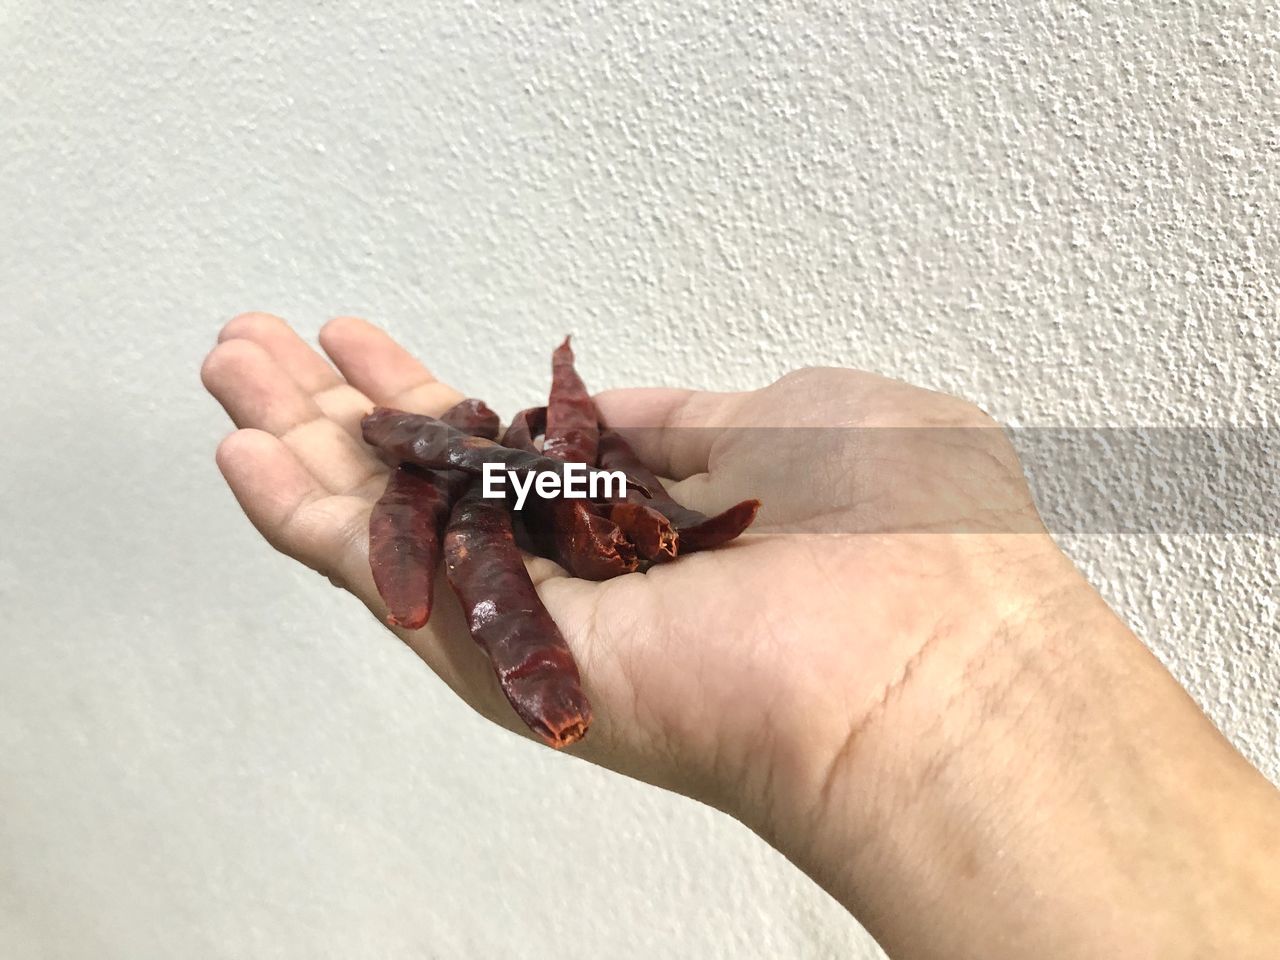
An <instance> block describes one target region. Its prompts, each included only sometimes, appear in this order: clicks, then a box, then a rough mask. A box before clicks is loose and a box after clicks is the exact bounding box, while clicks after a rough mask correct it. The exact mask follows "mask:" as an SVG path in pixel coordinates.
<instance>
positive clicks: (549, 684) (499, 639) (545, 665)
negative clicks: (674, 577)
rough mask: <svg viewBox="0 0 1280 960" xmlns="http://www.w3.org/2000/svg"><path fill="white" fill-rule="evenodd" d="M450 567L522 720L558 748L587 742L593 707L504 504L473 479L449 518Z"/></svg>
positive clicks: (474, 630)
mask: <svg viewBox="0 0 1280 960" xmlns="http://www.w3.org/2000/svg"><path fill="white" fill-rule="evenodd" d="M445 569H446V571H447V573H448V577H449V583H450V585H451V586H452V587H453V591H454V593H456V594H457V595H458V599H459V600H460V601H461V602H462V607H463V610H464V611H465V612H466V615H467V626H468V627H469V628H470V630H471V636H472V637H473V638H474V639H475V641H476V643H478V644H479V645H480V647H481V649H483V650H484V652H485V653H486V654H488V656H489V662H490V663H491V664H492V665H493V670H494V673H495V674H497V677H498V683H499V685H500V686H501V687H502V692H503V694H504V695H505V696H506V698H507V700H508V702H509V703H510V704H511V706H512V707H513V708H514V709H515V711H516V713H517V714H518V715H519V716H520V719H521V720H523V721H524V722H525V724H526V725H527V726H528V727H529V728H530V729H531V730H533V731H534V732H535V733H537V734H538V735H539V736H540V737H542V739H543V740H545V741H546V742H547V743H549V744H550V745H551V746H553V747H557V748H558V747H563V746H566V745H568V744H570V743H573V742H574V741H575V740H579V739H581V738H582V736H583V734H585V733H586V732H587V727H588V726H589V725H590V723H591V705H590V703H588V701H587V697H586V694H584V693H583V692H582V685H581V679H580V677H579V675H578V667H577V664H575V663H574V660H573V654H572V653H571V652H570V650H569V646H568V644H566V643H565V642H564V637H563V636H562V635H561V633H560V629H559V628H558V627H557V626H556V624H555V621H554V620H552V619H551V615H550V614H549V613H547V610H546V607H544V606H543V605H542V601H541V600H540V599H539V597H538V593H537V591H536V590H535V589H534V586H533V581H532V580H530V579H529V574H528V572H527V571H526V570H525V566H524V560H523V558H522V557H521V555H520V551H519V549H518V548H517V547H516V544H515V539H514V537H513V535H512V530H511V517H510V515H509V514H508V513H507V509H506V505H505V504H504V503H503V502H501V501H498V500H486V499H485V498H484V497H482V496H480V489H479V485H478V484H477V483H475V482H474V481H473V482H472V484H471V486H470V487H469V489H468V490H467V492H466V493H464V494H463V495H462V497H461V498H460V499H459V500H458V502H457V504H456V505H455V506H454V508H453V514H452V516H451V517H450V520H449V528H448V532H447V533H446V534H445Z"/></svg>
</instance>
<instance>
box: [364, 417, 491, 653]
mask: <svg viewBox="0 0 1280 960" xmlns="http://www.w3.org/2000/svg"><path fill="white" fill-rule="evenodd" d="M440 419H441V420H443V421H445V422H446V423H449V424H450V425H452V426H454V427H456V428H457V429H459V430H468V431H471V430H474V431H484V432H489V433H491V434H492V435H494V436H496V435H497V433H498V415H497V414H496V413H494V412H493V411H492V410H490V409H489V407H488V406H487V405H486V404H485V403H484V401H483V400H474V399H468V400H463V401H461V402H460V403H457V404H455V405H454V406H452V407H450V408H449V409H448V410H446V411H445V412H444V413H443V414H441V415H440ZM467 482H468V477H467V475H466V474H465V473H461V472H459V471H457V470H428V469H425V468H422V467H417V466H414V465H412V464H400V465H398V466H394V467H392V470H391V474H390V476H389V477H388V478H387V487H386V489H385V490H384V491H383V494H382V496H381V497H379V498H378V502H377V503H375V504H374V505H373V510H372V511H371V512H370V514H369V568H370V570H371V571H372V573H373V584H374V586H375V587H376V588H377V590H378V596H380V597H381V598H382V600H383V602H384V603H385V604H386V605H387V623H389V624H391V626H393V627H403V628H405V629H406V630H418V629H420V628H422V627H424V626H426V623H427V620H428V619H430V617H431V608H432V605H433V601H434V599H435V583H436V569H437V568H438V567H439V566H440V547H441V538H442V537H443V536H444V529H445V524H447V523H448V522H449V512H450V510H451V508H452V507H453V502H454V501H455V500H456V499H457V498H458V497H459V496H460V495H461V493H462V491H463V490H465V489H466V486H467Z"/></svg>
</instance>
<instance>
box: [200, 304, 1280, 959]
mask: <svg viewBox="0 0 1280 960" xmlns="http://www.w3.org/2000/svg"><path fill="white" fill-rule="evenodd" d="M320 344H321V346H322V348H323V350H324V352H325V353H326V354H327V355H328V358H329V359H328V360H326V359H325V358H324V357H323V356H322V355H321V354H320V353H318V352H317V351H315V350H313V349H312V348H311V347H310V346H309V345H308V344H307V343H306V342H305V341H303V340H302V339H301V338H300V337H298V336H297V335H296V334H295V333H294V332H293V331H292V330H291V329H290V328H289V327H288V326H287V325H286V324H285V323H284V322H283V321H282V320H279V319H278V318H275V317H271V316H268V315H264V314H246V315H243V316H240V317H237V318H235V319H234V320H232V321H231V322H230V323H229V324H228V325H227V326H226V327H225V328H224V329H223V331H222V333H221V334H220V336H219V343H218V345H217V346H216V347H215V348H214V349H213V350H212V352H211V353H210V354H209V356H208V358H207V359H206V361H205V364H204V367H203V370H202V377H203V380H204V383H205V385H206V386H207V387H208V389H209V390H210V392H211V393H212V394H213V395H214V396H215V397H216V398H217V399H218V400H219V401H220V402H221V403H222V405H223V407H224V408H225V409H226V410H227V412H228V413H229V414H230V416H231V418H232V420H233V421H234V422H235V424H236V426H237V427H238V428H240V429H238V430H237V431H236V432H234V433H232V434H231V435H230V436H228V437H227V438H226V439H225V440H224V441H223V442H222V444H221V445H220V446H219V448H218V452H217V460H218V465H219V467H220V468H221V470H222V472H223V474H224V476H225V477H226V479H227V482H228V484H229V485H230V487H231V490H232V491H233V493H234V494H235V496H236V499H237V500H238V501H239V503H240V505H241V507H242V508H243V509H244V511H245V513H246V515H247V516H248V517H249V519H250V520H251V521H252V522H253V523H254V525H255V526H256V527H257V528H258V529H259V530H260V531H261V533H262V534H263V536H264V537H265V538H266V539H267V540H268V542H270V543H271V544H272V545H273V546H274V547H275V548H276V549H278V550H280V551H282V552H284V553H286V554H288V555H290V556H292V557H294V558H296V559H298V560H299V561H301V562H303V563H305V564H307V565H308V566H310V567H312V568H313V569H315V570H317V571H319V572H320V573H322V574H324V575H325V576H327V577H329V578H330V579H331V580H332V581H333V582H334V583H336V584H338V585H339V586H342V587H344V588H345V589H347V590H349V591H350V592H351V593H353V594H354V595H355V596H356V597H357V598H359V599H360V600H361V601H362V602H363V603H364V604H365V605H366V606H367V607H368V608H369V609H370V610H371V611H372V613H373V614H374V615H375V616H376V617H377V618H378V619H379V620H380V621H383V620H384V617H385V610H384V608H383V606H382V604H381V601H380V600H379V598H378V596H377V593H376V591H375V590H374V587H373V582H372V578H371V575H370V572H369V563H368V543H367V536H368V518H369V510H370V508H371V507H372V505H373V503H374V501H375V500H376V499H377V497H378V496H379V494H380V493H381V491H382V488H383V486H384V485H385V482H386V467H385V466H384V465H383V464H381V463H380V462H379V461H378V460H377V458H376V457H375V456H374V455H373V453H372V451H371V450H369V449H368V448H367V447H366V446H365V445H364V444H363V443H362V442H361V441H360V439H359V437H360V433H359V422H360V418H361V417H362V416H363V415H364V414H365V413H367V412H368V411H369V410H370V409H372V408H373V406H374V405H375V404H380V405H386V406H392V407H398V408H401V409H405V410H410V411H413V412H419V413H427V414H433V415H436V414H439V413H440V412H441V411H443V410H444V409H446V408H447V407H449V406H450V405H452V404H453V403H455V402H456V401H457V400H458V399H460V398H461V397H462V396H463V394H461V393H459V392H458V391H457V390H455V389H454V388H452V387H450V386H448V385H446V384H443V383H441V382H439V381H438V380H436V379H435V378H434V377H433V376H432V375H431V374H430V373H429V372H428V371H427V370H426V369H425V368H424V367H423V366H422V365H421V364H419V363H418V362H417V361H416V360H414V359H413V358H412V357H410V356H409V355H408V354H407V353H406V352H405V351H404V350H403V349H401V348H400V347H399V346H398V345H397V344H395V343H394V342H393V341H392V340H391V339H390V338H389V337H388V336H387V335H386V334H385V333H383V332H382V331H381V330H379V329H377V328H376V327H373V326H372V325H370V324H368V323H366V322H364V321H362V320H358V319H354V318H340V319H338V320H334V321H332V322H330V323H329V324H328V325H326V326H325V328H324V329H323V330H322V331H321V334H320ZM330 361H331V362H330ZM596 401H597V404H598V406H599V408H600V410H601V413H602V415H603V417H604V418H605V419H606V421H607V422H608V423H609V424H610V425H611V426H614V427H617V428H620V429H623V430H624V431H628V434H629V436H630V437H631V439H632V441H633V444H634V445H635V446H636V448H637V452H638V453H639V454H640V456H641V458H642V459H643V460H644V461H645V462H646V463H648V464H649V465H650V466H652V467H653V468H654V469H655V471H656V472H658V473H659V474H660V475H662V476H664V477H671V478H673V480H674V481H676V482H674V483H673V484H672V486H671V488H670V489H671V492H672V494H673V495H674V496H675V497H676V499H678V500H680V501H681V502H683V503H686V504H688V505H690V506H693V507H695V508H698V509H702V510H704V511H706V512H713V511H716V510H719V509H722V508H724V507H726V506H728V505H730V504H731V503H733V502H736V501H737V500H740V499H743V498H745V497H749V496H751V497H758V498H759V499H760V500H761V501H762V502H763V504H764V506H763V508H762V510H761V513H760V516H759V519H758V521H757V524H756V525H755V526H754V527H753V528H752V531H751V534H752V535H750V536H747V537H744V538H743V539H742V540H740V541H738V542H737V543H735V544H733V545H731V546H729V547H726V548H723V549H720V550H716V551H710V552H707V553H701V554H696V555H692V556H688V557H683V558H681V559H680V560H679V561H678V562H676V563H672V564H669V565H664V566H659V567H655V568H653V569H651V570H650V571H649V572H648V573H647V574H644V575H630V576H625V577H621V578H618V579H615V580H610V581H607V582H604V583H593V582H588V581H582V580H576V579H572V578H569V577H567V576H565V575H564V573H563V571H561V570H559V568H557V567H556V566H555V565H554V564H552V563H550V562H549V561H545V560H538V559H531V560H530V563H529V566H530V571H531V574H532V575H533V578H534V580H535V582H536V583H537V584H538V591H539V594H540V596H541V598H542V600H543V602H544V603H545V605H546V606H547V608H548V610H549V611H550V612H551V614H552V616H553V617H554V618H555V620H556V622H557V623H558V624H559V625H560V627H561V629H562V631H563V633H564V635H565V637H566V639H567V641H568V642H569V644H570V646H571V647H572V649H573V652H574V655H575V657H576V659H577V661H578V663H579V665H580V667H581V670H582V674H583V678H584V685H585V688H586V690H587V693H588V695H589V696H590V698H591V702H592V704H593V706H594V709H595V716H596V719H595V722H594V724H593V726H592V728H591V730H590V733H589V734H588V736H587V737H586V738H585V739H584V740H583V741H582V742H581V743H579V744H576V745H575V746H574V747H572V748H570V750H569V752H571V753H574V754H576V755H578V756H581V757H582V758H584V759H587V760H589V761H591V762H594V763H598V764H601V765H603V766H606V767H609V768H611V769H614V770H617V771H619V772H621V773H624V774H627V775H629V776H632V777H636V778H638V779H641V780H645V781H648V782H650V783H653V784H656V785H658V786H661V787H665V788H667V789H671V790H676V791H679V792H681V793H684V794H687V795H689V796H692V797H695V798H697V799H699V800H702V801H704V802H706V803H709V804H712V805H714V806H716V807H718V808H720V809H722V810H724V811H725V812H727V813H729V814H730V815H732V816H734V817H736V818H738V819H739V820H741V821H742V822H743V823H745V824H747V825H748V826H749V827H751V828H752V829H753V830H755V831H756V832H757V833H758V834H759V835H760V836H761V837H763V838H764V839H765V840H767V841H768V842H769V843H771V844H773V845H774V846H775V847H777V848H778V849H779V850H781V851H782V852H783V853H784V854H785V855H786V856H788V857H789V858H790V859H791V860H792V861H793V862H794V863H796V864H797V866H799V867H800V868H801V869H802V870H804V871H806V872H807V873H808V874H810V875H811V876H812V877H814V878H815V879H816V880H817V881H818V882H819V883H820V884H821V885H822V886H823V887H825V888H826V889H827V890H828V891H829V892H830V893H831V894H832V896H834V897H836V898H837V899H838V900H839V901H840V902H841V903H843V904H844V905H845V906H846V907H847V908H848V909H849V910H850V911H851V912H853V914H854V915H855V916H857V918H858V919H859V920H860V921H861V922H862V923H863V924H864V926H866V927H867V929H868V930H869V931H870V932H871V933H872V934H873V935H874V936H875V937H876V938H877V939H878V940H879V941H880V943H881V944H882V945H883V946H884V947H885V948H886V950H887V951H888V952H889V954H890V955H891V956H893V957H895V958H900V960H903V958H905V960H915V958H922V960H924V958H930V960H931V958H947V960H956V958H966V957H974V958H984V960H999V958H1004V957H1009V958H1015V957H1016V958H1024V957H1028V956H1040V957H1052V958H1059V957H1062V958H1068V957H1070V958H1075V957H1081V958H1083V957H1102V956H1107V957H1125V958H1130V957H1132V958H1146V957H1151V958H1161V960H1170V958H1182V957H1186V958H1191V957H1197V958H1198V957H1219V956H1221V957H1231V958H1248V957H1263V956H1267V957H1271V956H1275V955H1276V947H1277V944H1280V839H1278V838H1280V829H1278V827H1280V794H1277V791H1276V790H1275V788H1274V787H1272V786H1271V784H1269V783H1268V782H1267V781H1266V779H1265V778H1264V777H1263V776H1262V775H1261V774H1260V773H1258V771H1256V770H1255V769H1254V768H1253V767H1251V766H1250V765H1249V764H1248V763H1247V762H1246V761H1245V760H1244V759H1243V758H1242V757H1241V756H1240V755H1239V754H1238V753H1237V752H1236V751H1235V750H1234V749H1233V748H1232V747H1231V746H1230V744H1228V743H1227V741H1226V740H1225V739H1224V738H1223V737H1222V736H1221V735H1220V734H1219V733H1218V731H1217V730H1216V729H1215V728H1214V727H1213V725H1212V724H1211V723H1210V722H1209V721H1208V720H1207V719H1206V718H1205V717H1204V715H1203V714H1202V713H1201V712H1200V710H1199V709H1198V708H1197V707H1196V706H1195V704H1194V703H1193V702H1192V701H1191V699H1190V698H1189V697H1188V696H1187V694H1186V693H1185V691H1183V690H1182V688H1181V687H1179V686H1178V684H1177V683H1176V682H1175V681H1174V680H1173V679H1172V678H1171V677H1170V676H1169V674H1168V673H1167V672H1166V671H1165V670H1164V669H1163V668H1162V667H1161V666H1160V664H1159V663H1158V662H1157V661H1156V660H1155V658H1154V657H1152V656H1151V654H1150V653H1149V652H1148V651H1147V649H1146V648H1145V647H1144V646H1143V644H1142V643H1141V642H1139V641H1138V640H1137V639H1136V638H1135V637H1134V636H1133V634H1132V633H1131V632H1130V631H1129V630H1128V629H1127V628H1126V627H1125V625H1124V624H1123V623H1122V622H1121V621H1120V620H1119V619H1118V618H1117V617H1116V616H1115V614H1114V613H1112V611H1111V610H1110V609H1109V608H1108V607H1107V606H1106V604H1105V603H1104V602H1103V601H1102V600H1101V598H1100V597H1099V596H1098V595H1097V594H1096V592H1095V591H1094V590H1093V589H1092V588H1091V587H1090V586H1089V584H1088V583H1087V582H1086V581H1085V580H1084V578H1083V577H1082V576H1081V575H1080V573H1079V572H1078V571H1077V570H1076V569H1075V567H1074V566H1073V565H1072V564H1071V562H1070V561H1069V560H1068V559H1067V558H1066V557H1065V556H1064V555H1063V554H1062V552H1061V551H1060V550H1059V549H1058V548H1057V546H1056V545H1055V544H1054V542H1053V540H1052V539H1051V537H1049V535H1048V534H1047V533H1046V532H1045V531H1044V529H1043V527H1042V526H1041V524H1040V522H1039V519H1038V517H1037V515H1036V512H1035V508H1034V506H1033V504H1032V501H1031V497H1030V495H1029V493H1028V492H1027V487H1026V484H1025V480H1024V478H1023V474H1022V470H1021V467H1020V465H1019V463H1018V459H1017V456H1016V454H1015V453H1014V451H1013V449H1012V447H1011V446H1010V444H1009V443H1008V442H1007V440H1006V439H1005V437H1004V436H1003V434H1002V432H1001V431H999V430H998V429H995V428H994V427H995V425H994V423H993V422H992V421H991V420H990V419H989V418H988V417H987V416H986V415H985V414H983V413H982V412H981V411H980V410H979V409H978V408H976V407H974V406H973V405H971V404H969V403H966V402H964V401H961V400H958V399H955V398H953V397H948V396H945V395H942V394H937V393H933V392H930V391H927V390H922V389H919V388H916V387H912V386H909V385H906V384H902V383H898V382H895V381H892V380H887V379H884V378H881V377H877V376H873V375H871V374H866V373H858V372H853V371H847V370H836V369H809V370H802V371H798V372H796V373H793V374H790V375H788V376H786V377H783V378H782V379H781V380H779V381H778V382H776V383H774V384H772V385H771V386H768V387H766V388H764V389H762V390H757V391H751V392H745V393H700V392H695V391H686V390H670V389H637V390H615V391H609V392H607V393H604V394H601V395H599V396H597V398H596ZM747 427H751V428H759V427H792V428H795V427H808V428H823V429H806V430H796V429H793V430H777V431H775V432H772V433H770V434H769V435H768V439H769V442H768V444H767V445H766V444H765V443H764V442H763V441H762V432H761V431H759V430H755V429H742V428H747ZM628 428H630V429H628ZM636 428H647V429H636ZM886 428H893V429H886ZM798 465H801V466H798ZM436 596H437V607H436V610H435V611H434V612H433V614H432V618H431V622H430V623H429V624H428V626H427V627H426V628H424V629H422V630H418V631H403V630H395V631H394V632H395V633H396V634H397V635H398V636H399V637H400V638H401V639H402V640H404V642H406V643H407V644H409V645H410V647H412V648H413V649H414V650H415V651H416V652H417V653H418V654H419V655H420V656H421V657H422V659H423V660H425V661H426V663H427V664H428V665H429V666H430V667H431V668H432V669H433V670H434V671H435V672H436V673H437V674H438V675H439V676H440V677H441V678H443V679H444V680H445V682H446V683H448V684H449V686H450V687H451V688H452V689H453V690H454V691H456V692H457V693H458V695H459V696H460V697H461V698H462V699H463V700H465V701H466V702H467V703H468V704H470V705H471V706H472V707H474V708H475V709H476V710H478V711H479V712H480V713H482V714H483V715H484V716H486V717H488V718H490V719H492V720H494V721H495V722H496V723H499V724H501V725H502V726H504V727H507V728H508V729H511V730H513V731H515V732H517V733H521V734H525V731H524V730H523V728H522V725H521V724H520V722H519V721H518V720H517V719H516V717H515V716H514V714H513V713H512V711H511V710H510V708H509V706H508V705H507V704H506V702H505V701H504V700H503V698H502V696H501V693H500V692H499V690H498V688H497V685H496V683H495V681H494V679H493V677H492V673H491V671H490V669H489V666H488V663H487V661H486V660H485V658H484V656H483V654H482V653H481V652H480V651H479V650H478V649H477V648H476V647H475V645H474V644H473V643H472V641H471V640H470V638H469V636H468V635H467V632H466V628H465V624H464V622H463V619H462V616H461V611H460V610H459V608H458V606H457V604H456V602H455V601H454V600H453V598H452V596H451V595H450V593H449V591H448V590H447V589H444V588H443V587H442V586H441V587H438V588H437V591H436Z"/></svg>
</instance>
